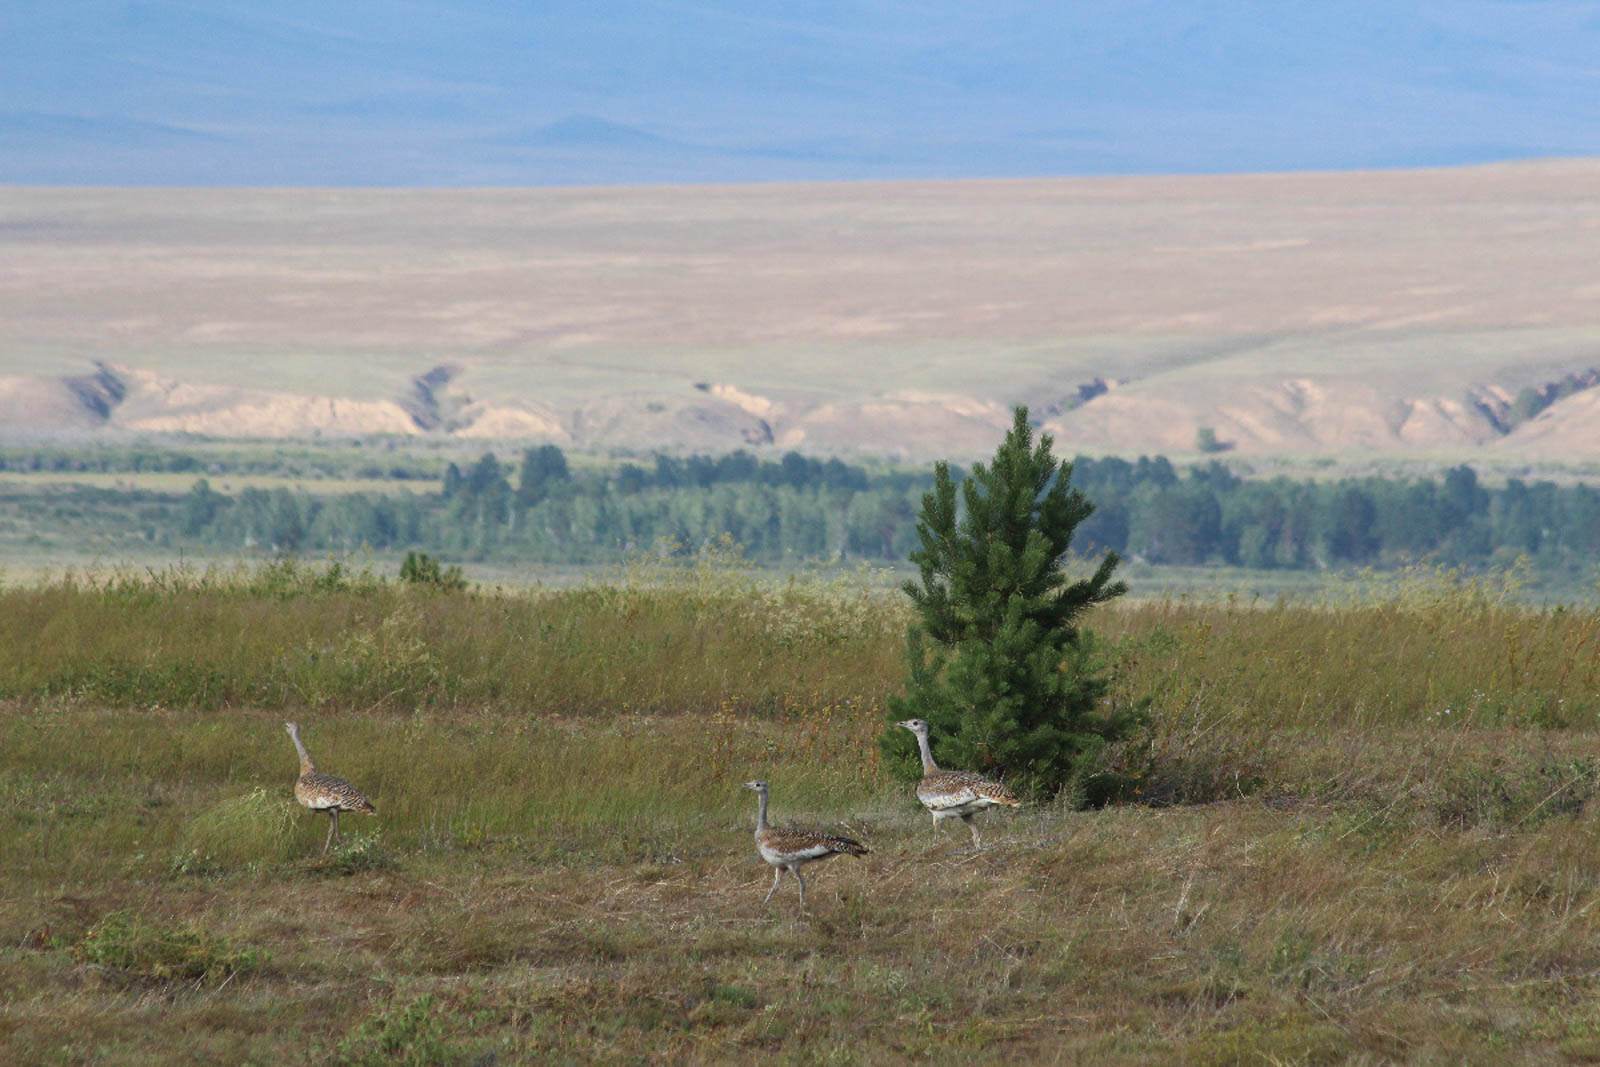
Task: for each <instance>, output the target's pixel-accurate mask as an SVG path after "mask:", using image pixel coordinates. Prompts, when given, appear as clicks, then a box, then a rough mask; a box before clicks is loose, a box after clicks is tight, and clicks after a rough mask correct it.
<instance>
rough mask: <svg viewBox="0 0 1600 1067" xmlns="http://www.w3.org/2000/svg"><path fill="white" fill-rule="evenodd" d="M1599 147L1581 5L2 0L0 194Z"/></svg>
mask: <svg viewBox="0 0 1600 1067" xmlns="http://www.w3.org/2000/svg"><path fill="white" fill-rule="evenodd" d="M1576 155H1600V0H1572V2H1556V0H1548V2H1547V0H1413V2H1408V3H1394V2H1393V0H1384V2H1375V0H1303V2H1302V0H1249V2H1230V0H1220V2H1190V0H1160V2H1154V0H1153V2H1143V0H1082V2H1071V3H1056V4H1044V3H1038V4H1034V3H1018V2H1012V0H985V2H983V3H975V2H973V0H948V2H947V0H904V2H889V0H854V2H852V0H790V2H786V3H772V2H767V0H702V2H696V3H655V2H647V0H624V2H618V3H606V2H604V0H594V2H591V3H573V2H567V0H554V2H545V0H528V2H525V3H516V4H513V3H493V2H488V0H462V2H443V0H316V2H310V0H274V2H272V3H261V2H260V0H188V2H182V0H143V2H122V0H49V2H44V0H6V2H5V3H4V4H3V5H0V182H6V183H46V184H57V183H60V184H179V185H238V184H243V185H363V186H370V185H437V186H460V185H570V184H612V183H653V182H681V181H771V180H810V179H865V178H926V177H984V176H996V177H1011V176H1031V175H1073V174H1118V173H1212V172H1229V171H1260V170H1306V169H1348V168H1366V167H1411V166H1431V165H1448V164H1460V163H1476V162H1492V161H1497V160H1504V159H1515V158H1527V157H1538V156H1576Z"/></svg>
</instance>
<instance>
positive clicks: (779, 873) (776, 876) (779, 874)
mask: <svg viewBox="0 0 1600 1067" xmlns="http://www.w3.org/2000/svg"><path fill="white" fill-rule="evenodd" d="M796 877H798V875H797V876H796ZM782 879H783V868H782V867H778V868H776V869H774V870H773V872H772V888H771V889H769V890H767V897H766V900H763V901H762V902H761V903H763V904H765V903H766V902H767V900H771V899H772V894H774V893H776V892H777V891H778V883H779V882H780V881H781V880H782ZM800 884H801V885H804V884H805V883H804V882H801V883H800Z"/></svg>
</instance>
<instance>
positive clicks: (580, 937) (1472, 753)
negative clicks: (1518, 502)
mask: <svg viewBox="0 0 1600 1067" xmlns="http://www.w3.org/2000/svg"><path fill="white" fill-rule="evenodd" d="M908 621H909V619H908V614H907V610H906V608H905V606H904V604H903V603H902V600H901V598H898V597H896V596H894V595H892V594H886V593H885V592H884V591H883V590H882V589H881V588H879V587H876V586H874V585H873V584H872V583H868V582H862V583H852V582H849V581H839V582H834V583H823V582H813V583H795V584H790V585H784V584H773V583H768V582H764V581H759V580H756V579H755V578H753V577H751V576H749V575H747V574H744V573H741V572H739V571H738V570H736V569H728V568H725V567H714V566H700V567H694V568H688V569H675V568H668V569H662V570H657V571H654V572H648V573H643V572H636V573H619V574H618V576H617V577H616V578H614V579H613V580H609V581H605V582H591V583H588V584H583V585H578V586H575V587H571V588H562V589H546V590H535V591H515V592H507V591H501V590H488V589H483V588H481V587H479V588H477V589H476V590H474V591H468V592H440V591H433V590H429V589H426V588H419V587H410V586H406V585H403V584H400V583H396V582H393V581H389V580H384V579H381V578H377V577H374V576H372V575H370V574H366V573H361V572H351V571H348V570H346V569H343V568H340V567H337V566H335V565H322V566H313V567H307V566H304V565H295V564H287V563H285V564H276V565H271V566H266V567H258V568H256V569H253V570H229V571H220V570H212V571H197V570H182V569H173V570H166V571H156V572H153V573H152V572H140V573H133V572H130V571H122V572H117V571H110V572H99V573H88V574H85V573H79V574H75V575H57V576H55V577H53V578H51V579H49V580H47V581H33V582H29V583H26V584H13V585H9V586H5V587H0V813H3V814H4V816H5V817H4V818H3V819H0V857H3V860H0V1060H5V1061H7V1062H26V1063H80V1062H118V1063H149V1064H164V1063H171V1062H180V1061H181V1062H216V1063H233V1062H240V1061H246V1062H262V1063H265V1062H293V1063H325V1062H334V1063H352V1064H363V1063H417V1064H422V1063H461V1064H473V1063H489V1062H498V1063H519V1062H550V1061H554V1062H579V1063H583V1062H597V1063H599V1062H604V1063H615V1062H689V1063H696V1062H747V1061H752V1060H756V1059H766V1060H771V1061H774V1062H784V1063H787V1062H793V1063H866V1064H876V1063H902V1062H908V1061H909V1062H934V1063H969V1062H975V1061H984V1060H990V1061H1012V1060H1017V1061H1042V1062H1063V1063H1096V1064H1099V1063H1128V1064H1147V1063H1172V1064H1234V1063H1343V1062H1354V1063H1373V1064H1377V1063H1388V1062H1408V1063H1440V1064H1446V1063H1448V1064H1456V1063H1482V1064H1501V1063H1506V1062H1530V1063H1552V1064H1559V1063H1582V1062H1595V1061H1600V890H1597V878H1600V831H1597V830H1596V826H1595V821H1594V818H1593V816H1594V809H1595V806H1596V803H1597V801H1596V797H1597V796H1600V781H1597V773H1600V764H1597V763H1596V761H1595V750H1596V742H1597V740H1600V738H1597V729H1600V695H1597V682H1600V616H1596V615H1595V614H1593V613H1592V612H1590V611H1587V610H1572V609H1565V608H1553V607H1552V608H1543V609H1536V608H1530V607H1526V606H1519V605H1517V604H1515V603H1513V602H1511V601H1510V600H1508V598H1507V597H1506V596H1505V591H1504V590H1501V589H1496V588H1491V587H1489V586H1486V585H1482V584H1473V583H1464V582H1460V581H1454V580H1451V579H1449V578H1448V577H1441V576H1436V575H1435V576H1429V575H1417V576H1413V577H1412V578H1410V579H1406V580H1401V581H1396V582H1389V583H1385V584H1383V585H1377V584H1371V585H1367V586H1363V587H1362V588H1360V589H1359V590H1352V591H1351V592H1350V595H1347V596H1341V597H1338V598H1324V599H1322V600H1320V601H1317V602H1314V603H1312V602H1302V601H1272V602H1268V601H1262V600H1253V599H1248V598H1243V599H1233V600H1229V599H1227V598H1216V599H1206V600H1198V601H1197V600H1186V599H1165V600H1144V601H1139V602H1130V603H1128V604H1124V605H1116V606H1112V607H1109V608H1106V609H1103V610H1101V611H1100V612H1099V613H1098V614H1097V615H1095V616H1094V618H1093V620H1092V623H1091V626H1092V628H1093V629H1094V631H1095V633H1096V634H1097V636H1098V640H1099V642H1100V647H1101V650H1102V652H1103V656H1104V661H1105V665H1106V670H1107V671H1108V672H1109V673H1110V675H1111V677H1112V679H1113V687H1112V695H1111V699H1112V700H1114V701H1118V702H1123V703H1126V704H1140V703H1144V704H1146V705H1147V708H1146V721H1145V725H1144V726H1143V728H1142V729H1141V730H1140V731H1139V732H1138V733H1136V734H1135V735H1134V736H1131V737H1129V738H1128V739H1127V740H1126V741H1124V742H1122V743H1120V744H1119V745H1117V746H1116V747H1115V748H1114V749H1113V750H1111V751H1109V752H1108V753H1107V754H1106V756H1105V759H1106V760H1107V762H1108V764H1111V765H1114V766H1115V767H1116V768H1117V769H1119V770H1120V771H1121V772H1122V773H1123V774H1124V775H1125V776H1126V777H1127V780H1128V781H1129V782H1130V783H1132V784H1131V786H1130V788H1129V790H1128V795H1127V797H1126V799H1125V800H1124V801H1123V802H1121V803H1118V804H1115V805H1113V806H1111V807H1108V808H1104V809H1101V810H1077V809H1075V808H1074V807H1073V806H1072V805H1071V804H1069V803H1067V802H1065V801H1060V802H1057V803H1054V804H1045V805H1036V806H1033V807H1030V808H1025V809H1023V810H1021V811H1020V812H1017V813H1015V814H1012V813H1009V812H1008V813H997V814H991V815H989V816H986V817H985V818H986V820H987V822H986V825H985V835H984V839H985V844H986V846H987V847H986V848H985V850H984V851H983V852H981V853H976V854H975V853H973V852H971V851H970V849H969V843H968V840H967V837H966V835H965V832H964V830H963V829H962V828H959V827H958V828H955V829H954V830H952V829H951V828H949V827H946V828H945V830H944V833H943V836H942V837H940V838H938V839H934V838H932V837H931V836H930V832H929V830H930V826H929V820H928V818H927V816H926V814H925V813H924V812H923V811H922V809H921V808H920V806H919V805H918V804H917V802H916V800H915V798H914V796H913V795H912V794H911V791H910V787H909V786H908V785H907V784H906V783H903V782H900V781H897V780H894V779H892V778H891V777H889V775H888V774H887V773H886V771H885V770H884V769H883V767H881V766H880V764H879V762H878V757H877V749H876V746H875V744H874V741H875V738H876V736H877V734H878V733H879V731H880V730H881V729H883V726H884V721H885V718H886V715H887V710H886V702H887V700H888V698H889V696H890V695H891V694H893V693H894V692H896V691H897V689H898V688H899V686H900V685H901V682H902V677H903V671H904V667H903V664H902V662H901V649H902V640H903V631H904V627H905V625H906V623H907V622H908ZM289 718H295V719H297V720H298V721H300V722H301V724H302V725H303V727H304V731H305V737H306V741H307V744H308V746H309V748H310V750H311V753H312V755H313V756H314V757H315V758H316V760H317V763H318V765H319V767H321V768H323V769H326V770H329V771H331V772H333V773H336V774H340V775H344V776H346V777H348V778H350V779H351V780H352V781H354V782H355V783H356V784H357V785H358V786H360V787H361V788H362V789H363V791H365V792H366V793H367V795H368V796H370V797H371V798H372V799H373V801H374V802H375V804H376V805H377V808H378V815H377V816H376V817H375V818H360V817H356V816H348V817H346V818H345V819H344V820H342V821H341V827H342V829H343V830H344V831H345V835H346V841H345V845H344V846H343V847H342V848H340V849H338V850H336V851H334V852H333V853H331V854H329V855H327V856H323V855H321V854H320V848H321V843H322V838H323V835H324V834H325V832H326V826H325V823H324V822H323V821H321V820H319V819H318V818H316V817H313V816H312V815H310V814H309V813H307V812H305V811H303V810H302V809H300V808H299V807H298V806H297V805H295V804H294V802H293V799H292V794H291V786H292V783H293V779H294V776H295V774H296V763H295V757H294V752H293V749H292V747H291V746H290V743H289V740H288V738H287V737H286V736H284V732H283V728H282V724H283V722H284V721H285V720H286V719H289ZM935 746H936V748H937V739H935ZM758 776H759V777H764V778H767V779H768V780H770V781H771V782H772V788H773V807H774V815H775V817H776V819H777V820H778V821H780V822H782V821H790V820H793V821H795V822H801V823H806V824H812V825H817V826H819V827H825V828H830V829H837V830H840V831H842V832H845V833H849V834H851V835H852V836H856V837H859V838H860V839H861V840H863V841H864V842H866V843H867V844H868V845H869V846H870V847H871V848H872V849H873V852H872V854H871V855H869V856H866V857H864V858H861V859H859V860H857V859H851V858H841V859H837V860H835V861H833V862H832V863H829V864H827V865H825V866H823V867H822V868H820V869H818V868H816V867H813V868H811V869H810V871H809V872H808V876H807V881H808V883H809V886H810V889H809V892H808V906H807V908H806V909H805V910H801V909H800V908H799V906H798V901H797V897H796V894H795V887H794V885H793V883H792V881H789V880H787V879H786V880H785V884H784V887H783V888H782V889H781V890H780V892H779V893H778V895H776V896H775V897H774V898H773V899H772V901H771V902H770V903H768V904H765V905H763V903H762V897H763V896H764V895H765V893H766V890H767V886H768V884H769V883H770V881H771V873H770V869H769V868H767V867H766V866H765V865H764V864H762V863H761V862H760V861H759V859H758V858H757V857H756V855H755V851H754V848H753V845H752V842H751V841H750V832H751V829H752V826H753V819H754V814H755V802H754V797H753V796H752V795H751V794H749V793H748V792H746V791H744V790H741V789H740V788H739V783H741V782H743V781H745V780H746V779H749V778H752V777H758ZM491 1054H492V1056H491Z"/></svg>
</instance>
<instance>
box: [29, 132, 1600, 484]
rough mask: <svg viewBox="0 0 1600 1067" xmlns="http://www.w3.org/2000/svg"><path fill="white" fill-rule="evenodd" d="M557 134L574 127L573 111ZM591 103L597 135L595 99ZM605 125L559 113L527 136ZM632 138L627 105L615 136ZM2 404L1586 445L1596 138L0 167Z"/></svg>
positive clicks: (693, 442) (274, 418)
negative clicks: (591, 181) (412, 174)
mask: <svg viewBox="0 0 1600 1067" xmlns="http://www.w3.org/2000/svg"><path fill="white" fill-rule="evenodd" d="M574 130H576V131H577V133H576V134H575V133H574V132H573V131H574ZM596 131H598V132H596ZM614 132H615V131H611V130H609V129H608V128H607V127H604V126H594V125H589V126H583V127H572V128H567V129H565V130H557V131H555V133H554V134H553V135H552V136H558V137H571V136H577V135H578V134H581V135H582V137H581V138H580V139H583V138H593V137H595V136H601V135H604V136H605V137H611V136H612V135H613V134H614ZM624 140H626V138H624ZM0 261H3V262H4V263H5V264H6V267H5V269H4V272H3V273H0V426H3V427H4V433H5V435H6V436H8V437H12V438H15V437H18V436H32V435H52V436H59V435H107V434H113V435H129V434H134V435H138V434H146V435H148V434H182V433H194V434H205V435H212V436H248V437H284V438H294V437H299V438H303V437H312V436H322V437H328V436H341V435H373V434H402V435H417V436H422V437H436V438H481V439H484V440H508V441H509V440H547V441H555V442H558V443H560V444H562V445H564V446H567V447H574V448H578V449H588V450H612V449H615V450H641V449H650V448H658V447H666V448H688V449H725V448H733V447H752V448H756V449H775V450H782V449H788V448H799V449H802V450H807V451H814V452H826V453H852V454H854V453H879V454H894V455H904V456H914V457H921V456H927V455H946V454H949V455H976V454H981V453H983V452H985V451H987V450H988V449H990V448H992V446H993V442H994V441H995V440H996V439H997V438H998V436H999V434H1000V432H1002V430H1003V427H1004V425H1005V422H1006V418H1007V412H1008V409H1009V407H1010V405H1012V404H1015V403H1027V404H1029V405H1030V407H1031V408H1032V409H1033V411H1034V413H1035V414H1036V416H1038V417H1039V418H1040V419H1041V421H1042V422H1043V424H1044V425H1045V426H1046V427H1047V428H1049V429H1050V430H1051V431H1052V432H1054V433H1055V434H1056V435H1057V437H1058V439H1059V440H1061V441H1062V442H1063V444H1064V445H1066V446H1068V447H1071V448H1081V449H1086V450H1095V451H1115V452H1134V453H1136V452H1141V451H1161V452H1182V451H1188V450H1192V449H1193V448H1194V447H1195V444H1196V441H1197V438H1198V435H1199V432H1200V431H1201V430H1202V429H1210V430H1211V431H1212V432H1213V434H1214V435H1215V437H1216V439H1217V441H1218V443H1219V444H1220V445H1221V446H1223V447H1226V448H1229V449H1231V450H1233V451H1234V452H1235V453H1238V454H1284V453H1293V454H1331V453H1348V452H1351V451H1362V452H1369V453H1379V454H1386V453H1396V454H1423V453H1432V452H1441V451H1442V452H1450V453H1462V452H1466V453H1472V454H1486V455H1487V454H1491V453H1492V454H1495V455H1505V456H1523V455H1525V456H1529V457H1538V458H1541V459H1547V460H1560V459H1562V458H1563V457H1577V456H1586V455H1590V454H1592V452H1593V449H1594V446H1595V445H1596V444H1597V443H1600V425H1597V422H1596V419H1595V417H1594V414H1595V406H1596V403H1597V400H1600V394H1597V393H1596V392H1595V391H1594V389H1593V387H1594V385H1595V383H1596V382H1597V381H1600V162H1597V161H1589V160H1558V161H1548V162H1537V163H1525V164H1504V165H1495V166H1484V167H1468V168H1455V169H1440V170H1422V171H1371V172H1342V173H1341V172H1329V173H1313V174H1285V175H1244V176H1198V177H1135V178H1103V179H1029V180H1006V181H949V182H893V183H871V182H861V183H817V184H799V185H794V184H789V185H785V184H768V185H745V186H658V187H613V188H566V189H517V190H509V189H508V190H493V189H486V190H352V189H322V190H314V189H307V190H225V189H189V190H171V189H84V188H44V187H34V188H28V187H10V188H0Z"/></svg>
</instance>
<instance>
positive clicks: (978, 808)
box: [895, 719, 1022, 849]
mask: <svg viewBox="0 0 1600 1067" xmlns="http://www.w3.org/2000/svg"><path fill="white" fill-rule="evenodd" d="M895 725H896V726H904V727H905V728H906V729H907V730H910V731H911V732H912V733H914V734H916V735H917V747H918V748H919V749H921V750H922V781H920V782H918V783H917V799H918V800H920V801H922V806H923V807H925V808H927V809H928V811H929V812H931V813H932V815H933V832H934V833H935V834H938V832H939V823H940V822H942V821H943V820H945V819H957V818H959V819H960V820H961V821H962V822H964V823H966V824H967V829H968V830H971V831H972V847H973V848H974V849H981V848H983V841H982V839H981V838H979V836H978V824H977V823H975V822H973V821H972V817H973V816H974V815H977V814H978V813H980V812H984V811H988V810H989V809H990V808H993V807H998V806H999V805H1002V804H1004V805H1006V806H1007V807H1012V808H1015V807H1020V806H1021V805H1022V801H1020V800H1018V799H1017V796H1016V794H1015V793H1013V792H1011V790H1009V789H1007V788H1006V787H1005V786H1004V785H1002V784H1001V783H999V782H996V781H993V780H992V779H989V778H985V777H984V776H983V775H981V774H975V773H973V772H972V771H944V770H940V769H939V765H938V764H937V763H935V762H933V750H932V749H931V748H929V747H928V724H927V723H926V722H925V721H923V720H922V719H906V720H905V721H904V722H899V723H896V724H895Z"/></svg>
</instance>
